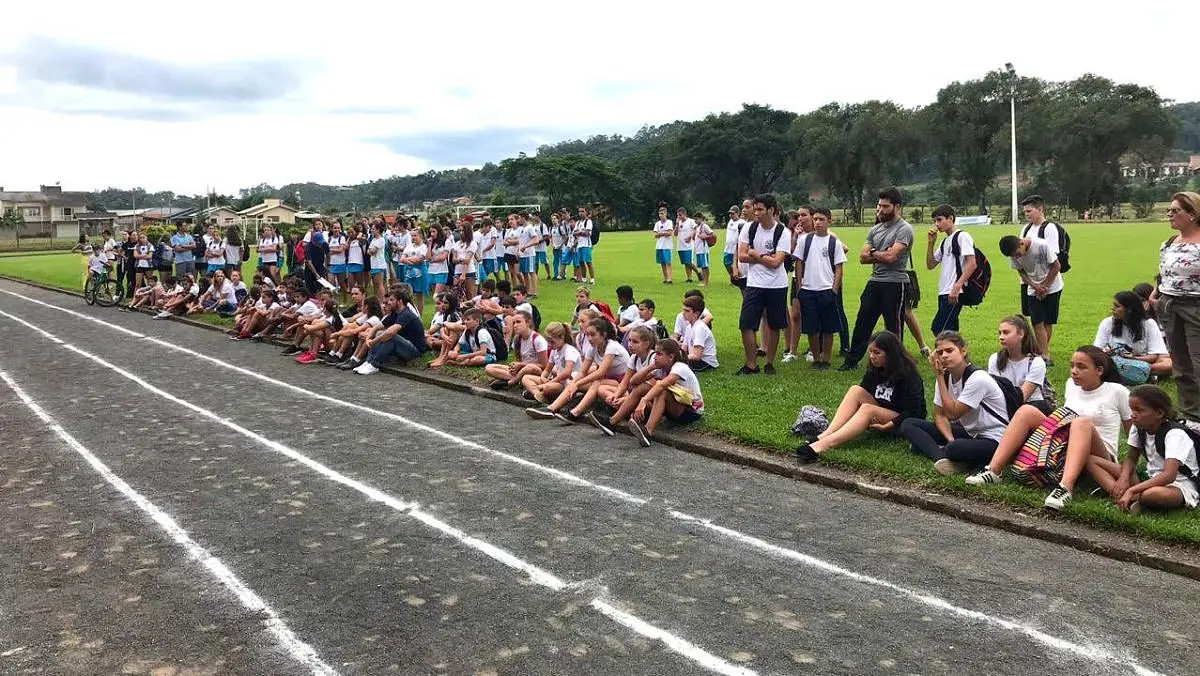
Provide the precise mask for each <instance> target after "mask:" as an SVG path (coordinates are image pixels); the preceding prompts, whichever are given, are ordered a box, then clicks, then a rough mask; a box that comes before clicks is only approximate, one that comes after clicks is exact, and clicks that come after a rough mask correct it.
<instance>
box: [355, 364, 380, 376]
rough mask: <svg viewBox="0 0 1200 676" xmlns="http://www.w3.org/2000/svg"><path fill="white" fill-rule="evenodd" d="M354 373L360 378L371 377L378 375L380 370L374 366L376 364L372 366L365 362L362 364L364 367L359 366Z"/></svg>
mask: <svg viewBox="0 0 1200 676" xmlns="http://www.w3.org/2000/svg"><path fill="white" fill-rule="evenodd" d="M354 372H355V373H357V374H358V375H360V376H370V375H374V374H376V373H379V369H378V368H376V367H375V365H374V364H372V363H371V362H369V361H365V362H363V363H362V365H361V366H359V367H358V368H356V369H354Z"/></svg>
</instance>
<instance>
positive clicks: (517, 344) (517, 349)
mask: <svg viewBox="0 0 1200 676" xmlns="http://www.w3.org/2000/svg"><path fill="white" fill-rule="evenodd" d="M537 339H538V332H537V331H533V332H532V333H530V334H529V340H532V341H534V344H535V345H536V344H537ZM512 348H513V356H515V357H516V358H517V361H521V339H520V338H518V337H516V336H513V344H512Z"/></svg>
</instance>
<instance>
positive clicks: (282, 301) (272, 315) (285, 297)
mask: <svg viewBox="0 0 1200 676" xmlns="http://www.w3.org/2000/svg"><path fill="white" fill-rule="evenodd" d="M297 288H299V286H298V284H291V285H288V284H285V285H283V286H281V287H279V288H278V289H276V290H275V302H274V303H273V304H272V305H271V306H270V309H269V310H268V311H267V312H266V314H265V315H263V316H262V321H260V322H258V323H257V324H256V330H255V331H254V332H253V333H251V334H250V339H251V340H253V341H255V342H259V343H261V342H262V341H263V340H264V339H266V338H267V336H270V335H271V333H272V332H273V331H274V330H275V329H276V328H278V327H279V326H280V325H281V324H283V322H284V320H285V313H287V312H288V310H289V309H293V310H294V308H295V301H294V299H295V296H294V295H292V294H293V293H294V291H295V290H296V289H297ZM305 300H307V297H306V298H305Z"/></svg>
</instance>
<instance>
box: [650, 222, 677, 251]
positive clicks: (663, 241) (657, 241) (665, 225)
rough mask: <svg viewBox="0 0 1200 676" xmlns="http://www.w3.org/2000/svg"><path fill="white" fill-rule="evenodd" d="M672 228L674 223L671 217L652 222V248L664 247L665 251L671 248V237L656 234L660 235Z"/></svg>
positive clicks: (673, 228)
mask: <svg viewBox="0 0 1200 676" xmlns="http://www.w3.org/2000/svg"><path fill="white" fill-rule="evenodd" d="M673 230H675V224H674V223H672V222H671V219H669V218H668V219H667V220H665V221H658V222H656V223H655V224H654V234H655V238H654V248H655V250H658V249H666V250H667V251H670V250H671V248H672V247H671V239H672V238H671V237H658V235H661V234H663V233H666V232H671V231H673Z"/></svg>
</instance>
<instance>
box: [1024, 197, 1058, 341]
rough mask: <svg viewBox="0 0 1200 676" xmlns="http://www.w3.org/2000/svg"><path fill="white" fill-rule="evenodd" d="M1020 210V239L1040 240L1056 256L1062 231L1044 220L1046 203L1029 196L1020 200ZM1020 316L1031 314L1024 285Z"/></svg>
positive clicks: (1040, 198)
mask: <svg viewBox="0 0 1200 676" xmlns="http://www.w3.org/2000/svg"><path fill="white" fill-rule="evenodd" d="M1021 210H1022V211H1023V212H1024V213H1025V219H1026V223H1025V226H1024V227H1022V228H1021V238H1022V239H1026V238H1028V239H1040V240H1043V241H1045V242H1046V244H1049V245H1050V248H1051V249H1052V250H1053V251H1054V255H1055V256H1057V255H1058V252H1059V250H1060V249H1061V248H1062V241H1061V238H1060V237H1059V231H1060V230H1061V229H1062V228H1061V227H1060V226H1059V225H1058V224H1056V223H1051V222H1050V221H1048V220H1046V201H1045V200H1044V199H1042V196H1041V195H1030V196H1028V197H1026V198H1025V199H1023V200H1021ZM1021 314H1023V315H1025V316H1026V317H1028V316H1029V315H1031V314H1032V311H1031V310H1030V308H1029V292H1028V289H1026V288H1025V285H1024V284H1022V285H1021Z"/></svg>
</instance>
